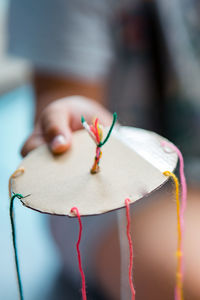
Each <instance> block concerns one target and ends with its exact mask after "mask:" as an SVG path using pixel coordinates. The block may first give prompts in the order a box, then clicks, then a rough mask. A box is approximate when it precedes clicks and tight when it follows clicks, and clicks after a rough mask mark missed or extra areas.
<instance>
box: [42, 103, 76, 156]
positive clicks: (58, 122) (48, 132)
mask: <svg viewBox="0 0 200 300" xmlns="http://www.w3.org/2000/svg"><path fill="white" fill-rule="evenodd" d="M41 126H42V131H43V136H44V139H45V140H46V142H47V143H48V144H49V146H50V149H51V151H52V152H53V153H54V154H60V153H63V152H65V151H67V150H68V149H69V147H70V146H71V140H72V131H71V128H70V120H69V113H68V112H67V110H65V109H61V108H56V106H54V107H51V106H50V107H48V108H47V109H45V111H44V112H43V114H42V116H41Z"/></svg>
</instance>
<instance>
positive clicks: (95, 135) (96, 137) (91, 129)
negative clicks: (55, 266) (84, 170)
mask: <svg viewBox="0 0 200 300" xmlns="http://www.w3.org/2000/svg"><path fill="white" fill-rule="evenodd" d="M116 120H117V114H116V113H114V114H113V121H112V124H111V126H110V129H109V131H108V134H107V136H106V138H105V139H104V141H102V139H103V130H102V128H101V127H100V125H99V119H98V118H96V119H95V121H94V123H93V124H92V125H91V126H89V125H88V123H87V122H86V121H85V119H84V117H83V116H82V117H81V122H82V124H83V127H84V128H85V129H86V130H87V132H88V133H89V135H90V136H91V137H92V139H93V141H94V142H95V144H96V156H95V158H94V163H93V166H92V168H91V170H90V172H91V174H96V173H98V172H99V170H100V168H99V163H100V159H101V157H102V151H101V147H102V146H103V145H104V144H105V143H106V142H107V141H108V139H109V137H110V135H111V132H112V130H113V127H114V125H115V122H116Z"/></svg>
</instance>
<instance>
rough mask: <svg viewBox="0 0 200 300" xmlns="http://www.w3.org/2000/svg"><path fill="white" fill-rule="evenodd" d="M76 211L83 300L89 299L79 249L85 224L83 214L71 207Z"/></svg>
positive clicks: (77, 248) (78, 250)
mask: <svg viewBox="0 0 200 300" xmlns="http://www.w3.org/2000/svg"><path fill="white" fill-rule="evenodd" d="M74 211H75V212H76V215H77V218H78V222H79V237H78V241H77V243H76V250H77V256H78V265H79V271H80V274H81V280H82V289H81V291H82V298H83V300H87V296H86V284H85V274H84V272H83V268H82V263H81V253H80V249H79V246H80V242H81V235H82V229H83V226H82V222H81V216H80V213H79V210H78V208H77V207H73V208H72V209H71V212H74Z"/></svg>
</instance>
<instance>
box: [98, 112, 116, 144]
mask: <svg viewBox="0 0 200 300" xmlns="http://www.w3.org/2000/svg"><path fill="white" fill-rule="evenodd" d="M116 121H117V113H116V112H114V114H113V121H112V125H111V126H110V129H109V131H108V134H107V136H106V137H105V139H104V141H103V142H100V143H99V144H98V145H97V146H98V147H102V146H103V145H104V144H105V143H106V142H107V140H108V139H109V137H110V135H111V132H112V130H113V127H114V125H115V123H116Z"/></svg>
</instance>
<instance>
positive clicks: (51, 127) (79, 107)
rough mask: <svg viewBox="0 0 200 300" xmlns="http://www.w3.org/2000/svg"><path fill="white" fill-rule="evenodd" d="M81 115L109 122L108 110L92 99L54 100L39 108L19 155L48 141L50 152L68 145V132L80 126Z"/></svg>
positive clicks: (88, 119)
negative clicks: (34, 122)
mask: <svg viewBox="0 0 200 300" xmlns="http://www.w3.org/2000/svg"><path fill="white" fill-rule="evenodd" d="M81 115H83V116H84V118H85V119H86V121H87V122H88V123H91V122H92V120H93V118H94V117H98V118H99V119H100V122H101V123H102V124H103V125H110V123H111V122H112V115H111V114H110V113H109V112H108V110H106V109H105V108H104V107H103V106H102V105H100V104H98V103H97V102H94V101H93V100H90V99H88V98H85V97H81V96H72V97H67V98H63V99H60V100H57V101H55V102H53V103H51V104H50V105H48V106H47V107H46V108H45V109H44V110H43V112H42V114H41V116H40V118H39V120H38V121H37V123H36V125H35V129H34V131H33V133H32V134H31V136H30V137H29V138H28V140H27V141H26V142H25V144H24V146H23V148H22V151H21V154H22V156H26V155H27V154H28V153H29V152H30V151H31V150H33V149H35V148H37V147H39V146H40V145H42V144H44V143H48V144H49V148H50V149H51V151H52V152H53V153H54V154H60V153H63V152H65V151H67V149H69V147H70V145H71V141H72V132H73V131H76V130H79V129H82V124H81Z"/></svg>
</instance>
